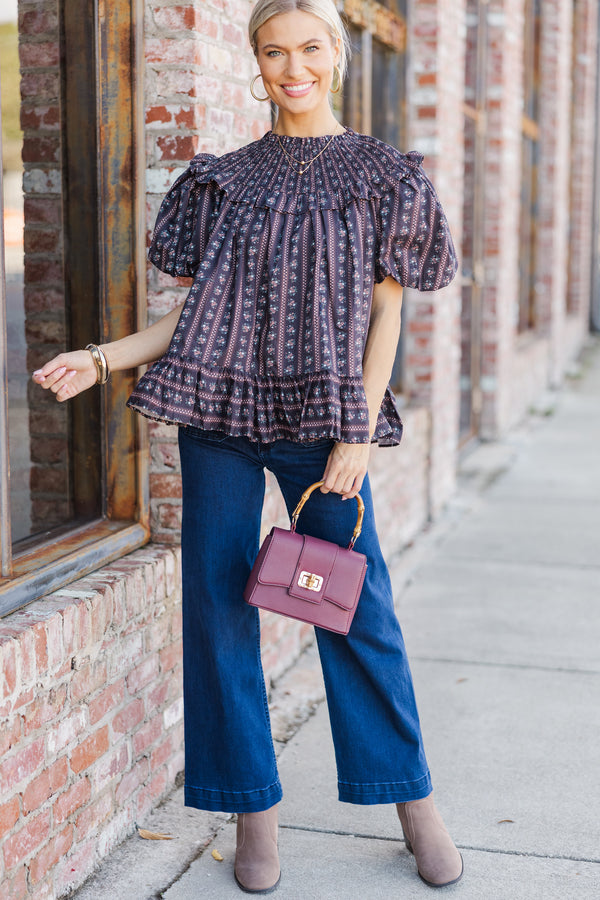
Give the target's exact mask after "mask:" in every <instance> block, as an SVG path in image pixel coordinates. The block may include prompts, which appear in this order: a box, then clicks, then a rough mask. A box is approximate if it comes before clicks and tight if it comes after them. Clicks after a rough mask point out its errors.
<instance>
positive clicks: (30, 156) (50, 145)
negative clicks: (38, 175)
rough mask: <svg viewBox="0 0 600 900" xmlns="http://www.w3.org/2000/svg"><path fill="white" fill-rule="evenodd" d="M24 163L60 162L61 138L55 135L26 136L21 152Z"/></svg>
mask: <svg viewBox="0 0 600 900" xmlns="http://www.w3.org/2000/svg"><path fill="white" fill-rule="evenodd" d="M21 156H22V158H23V162H25V163H35V162H60V138H59V137H58V136H54V135H44V136H41V135H39V134H38V135H36V136H35V137H33V136H32V135H28V134H26V135H25V137H24V138H23V148H22V151H21Z"/></svg>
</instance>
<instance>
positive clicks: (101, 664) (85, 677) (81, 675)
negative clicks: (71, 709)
mask: <svg viewBox="0 0 600 900" xmlns="http://www.w3.org/2000/svg"><path fill="white" fill-rule="evenodd" d="M106 680H107V670H106V662H105V661H104V660H100V661H94V662H91V663H90V662H88V663H86V664H85V665H83V666H82V667H81V669H79V670H77V671H75V672H74V674H73V678H72V679H71V700H81V699H83V697H89V696H90V695H91V694H93V693H94V692H95V691H97V690H98V688H101V687H103V686H104V685H105V684H106Z"/></svg>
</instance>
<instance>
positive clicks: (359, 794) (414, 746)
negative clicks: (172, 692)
mask: <svg viewBox="0 0 600 900" xmlns="http://www.w3.org/2000/svg"><path fill="white" fill-rule="evenodd" d="M332 446H333V442H332V441H330V440H323V441H315V442H313V443H304V444H302V443H296V442H291V441H286V440H280V441H275V442H273V443H269V444H261V443H256V442H251V441H249V440H248V439H246V438H243V437H229V436H227V435H224V434H220V433H218V432H209V431H201V430H200V429H197V428H194V427H190V426H188V427H181V428H180V429H179V447H180V455H181V469H182V479H183V524H182V556H183V659H184V709H185V803H186V805H187V806H193V807H196V808H198V809H208V810H222V811H224V812H259V811H261V810H265V809H268V808H269V807H271V806H273V804H275V803H277V802H278V801H279V800H280V799H281V796H282V790H281V784H280V781H279V776H278V773H277V763H276V759H275V752H274V749H273V742H272V738H271V730H270V722H269V711H268V706H267V694H266V690H265V683H264V678H263V671H262V665H261V657H260V625H259V614H258V610H257V609H255V608H254V607H250V606H248V605H247V604H246V603H245V601H244V599H243V596H242V594H243V590H244V586H245V584H246V581H247V579H248V575H249V573H250V569H251V567H252V564H253V562H254V559H255V557H256V554H257V552H258V547H259V533H260V522H261V511H262V505H263V498H264V489H265V476H264V469H265V468H267V469H269V470H270V471H271V472H273V473H274V475H275V477H276V478H277V481H278V483H279V485H280V487H281V490H282V493H283V496H284V498H285V502H286V505H287V508H288V511H290V512H291V511H292V510H293V508H294V507H295V506H296V504H297V502H298V500H299V499H300V495H301V494H302V492H303V491H304V490H305V488H306V487H308V485H309V484H312V483H313V482H315V481H318V480H319V479H320V478H321V477H322V475H323V471H324V469H325V465H326V462H327V457H328V455H329V453H330V451H331V448H332ZM361 495H362V497H363V499H364V502H365V507H366V510H365V518H364V524H363V531H362V534H361V536H360V538H359V539H358V541H357V543H356V549H357V550H359V551H361V552H362V553H364V554H366V556H367V561H368V568H367V574H366V577H365V582H364V587H363V590H362V594H361V598H360V601H359V604H358V608H357V611H356V615H355V617H354V621H353V623H352V627H351V629H350V632H349V634H348V635H347V636H344V635H339V634H333V633H332V632H328V631H324V630H323V629H319V628H317V629H315V630H316V634H317V642H318V648H319V653H320V657H321V665H322V667H323V675H324V679H325V685H326V690H327V702H328V708H329V717H330V721H331V730H332V735H333V742H334V746H335V756H336V763H337V771H338V792H339V799H340V800H343V801H347V802H350V803H360V804H372V803H393V802H402V801H407V800H417V799H419V798H421V797H426V796H427V795H428V794H429V793H430V792H431V781H430V776H429V771H428V768H427V762H426V759H425V753H424V750H423V743H422V738H421V730H420V726H419V718H418V714H417V709H416V705H415V698H414V693H413V685H412V678H411V674H410V669H409V666H408V661H407V658H406V651H405V648H404V641H403V639H402V633H401V631H400V626H399V624H398V620H397V618H396V615H395V612H394V607H393V600H392V590H391V584H390V578H389V574H388V571H387V567H386V564H385V562H384V559H383V556H382V554H381V550H380V547H379V541H378V538H377V533H376V530H375V521H374V516H373V502H372V497H371V490H370V487H369V481H368V478H367V479H365V482H364V484H363V488H362V490H361ZM355 522H356V503H355V502H354V501H353V500H348V501H342V499H341V497H340V496H339V495H338V494H332V493H329V494H322V493H321V492H320V491H315V493H314V494H313V495H312V496H311V498H310V499H309V501H308V502H307V504H306V505H305V507H304V509H303V511H302V513H301V515H300V519H299V523H298V531H299V532H306V533H309V534H312V535H314V536H316V537H321V538H324V539H326V540H331V541H336V542H337V543H339V544H343V545H347V543H348V541H349V539H350V536H351V534H352V531H353V528H354V525H355Z"/></svg>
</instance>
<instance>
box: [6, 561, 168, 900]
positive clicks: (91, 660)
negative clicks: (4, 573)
mask: <svg viewBox="0 0 600 900" xmlns="http://www.w3.org/2000/svg"><path fill="white" fill-rule="evenodd" d="M178 572H179V560H178V554H177V553H176V552H175V551H172V550H168V549H166V548H158V547H154V548H146V549H144V550H141V551H138V552H137V553H134V554H132V555H131V556H129V557H127V558H125V559H123V560H121V561H119V562H118V563H115V564H114V565H112V566H110V567H108V568H106V569H103V570H101V571H99V572H97V573H96V574H95V575H93V576H90V577H88V578H86V579H83V580H81V581H79V582H76V583H75V584H74V585H73V586H72V588H71V589H69V590H64V591H61V592H58V593H56V594H54V595H52V596H51V597H48V598H45V599H44V600H42V601H38V602H36V603H33V604H31V605H30V606H28V607H27V608H26V609H25V610H23V611H21V612H18V613H13V614H12V615H11V616H8V617H7V618H6V619H3V620H1V621H0V672H1V673H2V674H1V676H0V721H1V722H2V728H1V730H0V798H1V800H0V883H1V884H2V891H1V894H2V897H3V898H5V900H9V898H11V900H17V898H18V900H21V898H25V897H35V898H54V897H60V896H62V895H63V894H64V893H65V892H66V891H67V890H68V889H69V888H70V887H72V886H74V885H79V884H81V883H82V881H83V880H84V879H85V878H86V876H87V875H89V874H90V872H91V871H92V870H93V868H94V866H95V865H96V864H97V862H98V860H99V859H100V858H101V857H102V856H104V855H106V853H108V852H109V851H110V850H111V849H112V847H114V846H115V845H116V844H117V843H118V842H119V841H120V840H122V838H123V837H124V836H125V834H127V833H128V832H129V831H131V829H132V828H133V823H134V822H135V820H136V818H141V817H142V816H143V815H144V814H145V813H146V812H147V811H148V810H149V809H150V808H151V807H152V806H154V805H155V804H156V803H157V802H158V801H159V800H160V799H161V798H162V797H164V796H165V795H166V794H167V793H168V792H169V791H170V790H171V789H172V787H173V784H174V780H175V776H176V775H177V773H178V772H179V771H180V770H181V769H182V768H183V752H182V743H183V723H182V713H183V708H182V699H181V648H180V633H181V621H180V620H181V609H180V602H179V601H180V583H179V575H178Z"/></svg>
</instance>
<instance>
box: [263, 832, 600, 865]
mask: <svg viewBox="0 0 600 900" xmlns="http://www.w3.org/2000/svg"><path fill="white" fill-rule="evenodd" d="M279 827H280V828H285V829H286V830H287V831H305V832H310V833H313V834H330V835H334V836H335V835H339V836H340V837H354V838H360V839H361V840H366V841H388V842H390V843H393V844H404V843H405V842H404V841H403V840H402V838H396V837H388V836H387V835H382V834H367V833H364V832H359V831H344V830H343V829H339V828H320V827H318V826H316V825H284V824H283V823H281V822H280V823H279ZM456 846H457V847H458V849H459V850H473V851H474V852H476V853H498V854H500V855H502V856H523V857H526V858H529V859H556V860H564V861H566V862H585V863H595V864H597V865H600V857H597V858H595V857H592V856H571V855H565V854H561V853H536V852H535V851H526V850H504V849H502V848H499V847H481V846H478V845H476V844H459V843H457V844H456Z"/></svg>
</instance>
